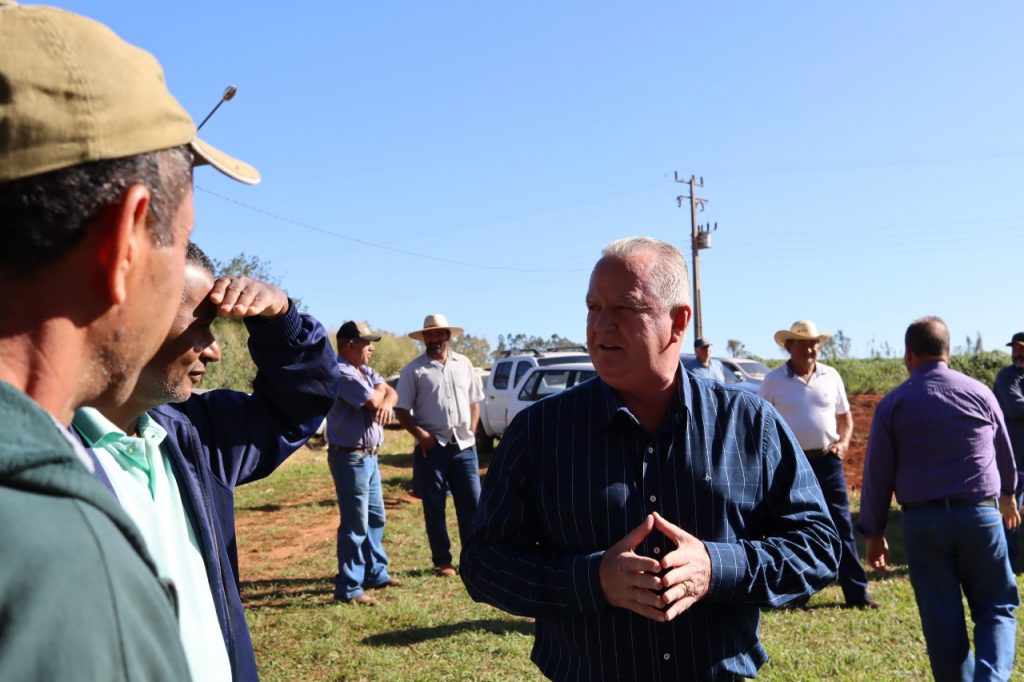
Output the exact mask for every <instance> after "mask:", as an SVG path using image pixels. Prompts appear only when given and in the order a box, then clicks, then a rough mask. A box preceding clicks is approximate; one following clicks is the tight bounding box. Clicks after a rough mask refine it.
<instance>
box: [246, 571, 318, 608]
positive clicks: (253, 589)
mask: <svg viewBox="0 0 1024 682" xmlns="http://www.w3.org/2000/svg"><path fill="white" fill-rule="evenodd" d="M241 587H242V589H241V592H242V598H243V599H244V600H245V605H246V607H247V608H261V609H281V608H296V607H299V608H301V607H303V606H307V607H319V606H322V605H323V604H322V603H320V602H307V603H304V602H302V601H297V598H299V597H324V596H326V597H331V595H332V594H333V593H334V577H333V576H323V577H315V578H271V579H269V580H243V581H242V582H241ZM332 601H333V600H332Z"/></svg>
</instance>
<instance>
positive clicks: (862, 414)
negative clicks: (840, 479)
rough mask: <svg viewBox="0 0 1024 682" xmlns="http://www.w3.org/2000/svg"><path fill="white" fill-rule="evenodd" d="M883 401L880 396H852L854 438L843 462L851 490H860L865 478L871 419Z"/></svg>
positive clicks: (847, 483)
mask: <svg viewBox="0 0 1024 682" xmlns="http://www.w3.org/2000/svg"><path fill="white" fill-rule="evenodd" d="M881 399H882V396H880V395H854V396H850V411H851V412H853V438H852V439H851V440H850V449H849V450H847V452H846V458H845V459H844V460H843V473H845V474H846V485H847V487H849V488H850V490H860V486H861V480H862V479H863V478H864V454H865V452H866V450H867V446H868V433H869V432H870V431H871V418H872V417H874V416H875V407H877V406H878V401H879V400H881Z"/></svg>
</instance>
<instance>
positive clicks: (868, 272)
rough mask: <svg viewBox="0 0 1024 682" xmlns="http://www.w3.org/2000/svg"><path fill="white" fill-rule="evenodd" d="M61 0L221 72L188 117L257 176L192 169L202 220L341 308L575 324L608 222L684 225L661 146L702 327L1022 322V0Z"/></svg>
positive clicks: (514, 324) (751, 333) (880, 340)
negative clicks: (699, 237)
mask: <svg viewBox="0 0 1024 682" xmlns="http://www.w3.org/2000/svg"><path fill="white" fill-rule="evenodd" d="M62 6H64V7H66V8H68V9H72V10H74V11H78V12H81V13H84V14H87V15H89V16H92V17H94V18H96V19H98V20H100V21H103V22H104V23H106V24H108V25H110V26H111V27H112V28H113V29H114V30H115V31H117V32H118V33H119V34H120V35H121V36H122V37H124V38H125V39H127V40H129V41H131V42H134V43H136V44H139V45H141V46H143V47H145V48H146V49H148V50H150V51H151V52H153V53H154V54H155V55H156V56H157V58H158V59H159V60H160V61H161V63H162V64H163V66H164V69H165V71H166V74H167V80H168V83H169V86H170V88H171V90H172V92H174V93H175V94H176V95H177V97H178V98H179V100H180V101H181V102H182V104H183V105H184V106H185V107H186V108H187V109H188V110H189V111H190V112H191V113H192V115H193V117H194V118H195V119H196V120H197V121H198V120H200V119H201V118H202V117H203V116H204V115H205V114H206V113H207V112H208V111H209V109H210V108H211V107H212V106H213V105H214V104H215V103H216V101H217V98H218V97H219V96H220V94H221V92H222V91H223V90H224V88H225V87H226V86H227V85H229V84H233V85H235V86H237V87H238V95H237V97H236V98H235V99H234V100H233V101H231V102H229V103H227V104H225V105H224V106H223V107H221V110H220V111H219V112H218V113H217V114H216V116H214V118H213V119H211V121H210V123H209V124H208V125H207V126H206V127H205V128H204V129H203V133H202V135H203V137H204V139H207V140H208V141H209V142H211V143H213V144H215V145H217V146H219V147H221V148H223V149H225V150H226V151H229V152H231V153H233V154H236V155H238V156H240V157H241V158H244V159H246V160H247V161H249V162H250V163H252V164H253V165H255V166H256V167H258V168H259V169H260V170H261V172H262V173H263V178H264V180H263V183H262V184H261V185H259V186H258V187H255V188H250V187H245V186H242V185H237V184H235V183H232V182H230V181H228V180H226V179H223V178H222V177H220V176H219V174H217V173H215V172H213V171H210V170H209V169H202V170H199V171H198V172H197V175H196V185H197V189H196V210H197V223H196V225H197V227H196V232H195V240H196V241H197V243H199V244H200V245H201V246H202V247H203V248H204V249H206V250H207V251H208V252H209V253H210V254H211V255H212V256H213V257H215V258H219V259H225V260H226V259H228V258H230V257H231V256H233V255H235V254H238V253H240V252H245V253H246V254H248V255H254V256H258V257H260V258H263V259H266V260H268V261H269V262H270V264H271V267H272V270H273V271H274V272H275V273H276V274H277V275H278V276H279V277H280V278H281V279H282V281H283V283H284V285H285V288H286V289H287V290H288V291H289V293H291V294H292V295H294V296H297V297H299V298H301V299H302V300H303V302H304V303H305V304H306V306H307V308H308V310H309V312H311V313H312V314H314V315H315V316H317V317H318V318H319V319H321V321H323V322H324V324H325V325H326V326H328V327H330V328H336V327H337V326H338V325H339V324H340V323H341V322H343V321H344V320H346V319H353V318H355V319H364V320H367V321H369V322H370V323H371V324H372V325H373V326H375V327H377V328H380V329H385V330H389V331H392V332H396V333H403V332H406V331H409V330H411V329H417V328H419V326H420V323H421V322H422V320H423V317H424V316H425V315H426V314H428V313H434V312H441V313H445V314H446V315H447V316H448V318H449V320H450V321H451V322H452V323H453V324H457V325H462V326H465V327H466V329H467V331H468V332H469V333H472V334H476V335H482V336H486V337H488V338H489V339H490V340H491V342H492V344H494V343H495V342H496V341H497V336H498V334H502V333H516V332H525V333H528V334H536V335H541V336H548V335H550V334H552V333H558V334H561V335H563V336H568V337H571V338H575V339H579V340H582V339H583V338H584V324H585V308H584V305H583V296H584V294H585V291H586V286H587V279H588V276H589V271H590V268H591V267H592V266H593V263H594V262H595V260H596V258H597V257H598V255H599V252H600V249H601V247H602V246H603V245H604V244H606V243H607V242H609V241H611V240H613V239H616V238H619V237H623V236H628V235H634V234H647V235H652V236H656V237H659V238H662V239H665V240H668V241H671V242H673V243H675V244H676V245H677V246H680V247H681V248H683V249H684V251H685V252H686V253H687V254H688V253H689V239H690V237H689V235H690V223H689V211H688V209H687V208H682V209H681V208H678V207H677V205H676V201H675V197H676V196H677V195H680V194H685V193H686V188H685V187H684V185H681V184H677V183H675V182H674V181H673V173H674V172H676V171H678V172H679V174H680V175H681V176H684V177H689V176H690V174H696V175H698V176H703V178H704V183H705V188H704V189H703V190H702V191H701V192H700V193H699V194H700V195H702V196H704V197H705V198H707V199H708V200H709V201H708V204H707V208H706V210H705V211H704V213H702V214H701V215H700V220H701V221H702V222H704V221H710V222H712V223H714V222H717V223H718V231H717V232H715V233H714V235H713V246H712V248H711V249H709V250H705V251H702V252H701V274H702V289H703V306H704V324H703V326H704V333H705V336H707V337H708V338H709V339H710V340H712V341H713V342H714V343H715V346H716V349H715V352H717V353H724V352H725V345H726V340H727V339H738V340H741V341H742V342H743V343H744V344H745V345H746V347H747V349H748V350H750V351H753V352H755V353H758V354H760V355H763V356H767V357H780V352H779V351H778V349H777V348H776V347H775V346H774V343H773V341H772V335H773V334H774V332H775V331H776V330H778V329H781V328H785V327H788V326H789V325H790V324H791V323H792V322H793V321H795V320H797V319H802V318H810V319H813V320H815V321H816V322H817V323H818V325H819V326H820V327H821V328H823V329H828V330H831V331H833V332H834V331H836V330H838V329H841V330H843V332H844V333H845V334H846V335H847V336H848V337H850V338H851V339H852V341H853V351H854V354H855V355H859V356H863V355H867V354H868V353H869V352H870V351H871V349H872V348H875V349H876V350H880V349H882V348H883V345H884V344H885V343H888V344H889V346H890V347H891V348H892V349H894V350H896V351H901V350H902V334H903V331H904V329H905V328H906V325H907V323H908V322H909V321H910V320H912V319H914V318H916V317H919V316H922V315H926V314H937V315H941V316H943V317H944V318H945V319H946V321H947V322H948V323H949V325H950V328H951V332H952V336H953V343H954V345H960V344H963V342H964V337H965V336H967V335H971V336H972V337H973V336H974V335H976V334H978V333H980V334H981V336H982V338H983V341H984V344H985V347H986V348H993V347H1001V346H1002V344H1004V343H1006V342H1007V341H1008V340H1009V337H1010V336H1011V334H1012V333H1013V332H1015V331H1019V330H1021V329H1024V310H1022V307H1021V305H1020V303H1019V298H1020V295H1019V293H1018V292H1019V284H1018V278H1019V275H1020V266H1019V264H1020V262H1021V258H1020V255H1019V254H1020V253H1021V249H1022V247H1024V229H1022V228H1024V206H1020V205H1019V202H1018V197H1019V196H1021V192H1020V190H1019V184H1020V182H1021V180H1022V177H1024V173H1022V170H1024V129H1022V126H1024V116H1022V109H1024V87H1022V85H1024V83H1022V65H1024V41H1022V40H1021V39H1020V30H1021V26H1024V4H1020V3H1015V2H1009V1H1005V2H984V3H963V2H952V1H947V0H938V1H931V2H923V1H910V2H900V3H892V2H878V1H874V0H872V1H868V2H860V3H842V4H840V3H826V2H810V1H809V0H808V1H807V2H775V3H754V2H746V3H739V2H731V3H728V2H717V3H687V2H678V1H677V2H661V1H652V2H644V3H621V2H576V1H568V2H550V1H548V2H533V1H529V0H527V1H523V2H517V3H497V2H479V1H478V2H434V3H424V2H411V1H409V2H386V1H383V0H382V1H377V2H358V3H357V2H349V1H347V0H342V1H338V2H331V3H326V2H309V3H281V2H247V3H241V2H238V3H235V2H230V3H229V2H218V1H216V0H208V1H206V2H192V1H185V2H174V3H144V4H143V3H138V2H122V1H121V0H107V1H105V2H103V3H95V2H91V3H90V2H68V3H64V4H63V5H62ZM690 338H692V335H691V337H690ZM690 338H688V339H687V342H689V340H690Z"/></svg>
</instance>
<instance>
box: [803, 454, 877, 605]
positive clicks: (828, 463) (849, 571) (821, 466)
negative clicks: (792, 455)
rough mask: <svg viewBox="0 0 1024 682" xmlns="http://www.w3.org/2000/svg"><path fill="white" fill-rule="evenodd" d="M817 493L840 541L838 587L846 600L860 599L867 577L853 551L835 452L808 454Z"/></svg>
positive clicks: (847, 506)
mask: <svg viewBox="0 0 1024 682" xmlns="http://www.w3.org/2000/svg"><path fill="white" fill-rule="evenodd" d="M807 461H808V462H810V463H811V470H812V471H814V476H815V478H817V479H818V485H820V486H821V494H822V495H823V496H824V497H825V505H826V506H827V507H828V514H829V516H831V517H832V523H834V524H835V526H836V530H837V531H838V532H839V539H840V540H841V541H842V543H843V554H842V556H841V557H839V586H840V587H841V588H843V597H844V598H845V599H846V601H847V603H851V602H852V603H856V602H862V601H864V598H865V597H866V596H867V594H868V576H867V573H865V572H864V567H863V566H862V565H861V563H860V557H859V556H858V554H857V540H856V539H855V538H854V535H853V520H852V519H851V518H850V499H849V496H848V495H847V493H846V475H845V474H844V473H843V461H842V460H841V459H839V458H838V457H836V456H835V455H825V456H824V457H810V458H808V459H807Z"/></svg>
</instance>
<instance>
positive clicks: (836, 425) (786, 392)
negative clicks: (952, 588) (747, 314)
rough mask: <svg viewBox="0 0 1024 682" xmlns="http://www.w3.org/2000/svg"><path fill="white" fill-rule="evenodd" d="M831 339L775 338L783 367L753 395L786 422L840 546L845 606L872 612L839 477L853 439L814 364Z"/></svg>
mask: <svg viewBox="0 0 1024 682" xmlns="http://www.w3.org/2000/svg"><path fill="white" fill-rule="evenodd" d="M831 337H832V335H831V334H829V333H828V332H824V333H821V334H819V333H818V326H817V325H816V324H814V322H811V321H810V320H800V321H799V322H794V323H793V325H792V326H791V327H790V328H789V329H781V330H779V331H778V332H776V333H775V343H777V344H779V346H781V347H782V348H783V349H785V351H786V352H788V353H789V361H787V362H786V364H784V365H782V366H781V367H777V368H776V369H774V370H772V371H771V372H769V373H768V374H767V375H766V376H765V378H764V383H762V384H761V388H760V389H759V390H758V392H757V393H758V395H760V396H761V397H762V398H764V399H765V400H767V401H768V402H770V403H771V404H772V405H774V406H775V409H777V410H778V411H779V413H780V414H781V415H782V417H783V418H784V419H785V420H786V424H787V425H788V426H789V428H790V430H791V431H792V432H793V435H794V436H796V440H797V442H798V443H800V447H801V448H802V449H803V451H804V454H805V455H807V460H808V461H809V462H810V464H811V469H813V470H814V475H815V476H816V477H817V479H818V485H820V486H821V492H822V494H823V495H824V496H825V502H826V504H827V505H828V511H829V514H830V515H831V516H832V522H833V523H834V524H835V525H836V530H838V531H839V538H840V539H841V540H842V541H843V555H842V557H841V559H840V561H839V585H840V587H842V588H843V597H844V598H845V599H846V605H847V606H851V607H857V608H872V609H874V608H878V602H876V601H875V600H874V598H873V597H872V596H871V594H870V593H869V592H868V578H867V574H866V573H865V572H864V567H863V566H861V563H860V558H859V557H858V555H857V542H856V540H855V539H854V536H853V521H852V519H851V518H850V501H849V498H848V497H847V492H846V476H845V474H844V473H843V456H844V455H845V454H846V451H847V450H848V449H849V447H850V438H851V437H852V436H853V414H852V413H851V412H850V401H849V399H847V397H846V387H845V386H844V385H843V379H842V377H840V376H839V372H837V371H836V370H834V369H833V368H831V367H828V366H826V365H822V364H821V363H819V362H818V361H817V360H818V351H819V350H821V344H822V342H823V341H826V340H828V339H829V338H831Z"/></svg>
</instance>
